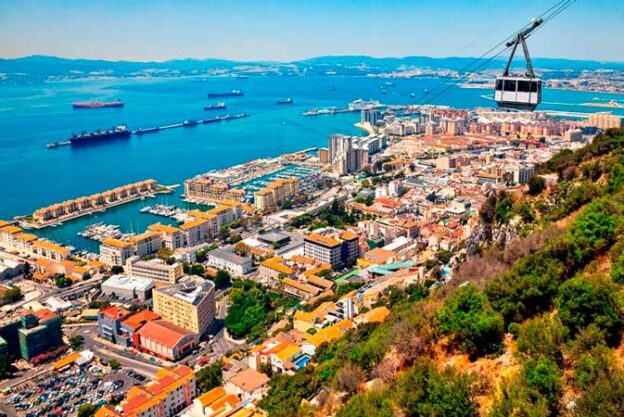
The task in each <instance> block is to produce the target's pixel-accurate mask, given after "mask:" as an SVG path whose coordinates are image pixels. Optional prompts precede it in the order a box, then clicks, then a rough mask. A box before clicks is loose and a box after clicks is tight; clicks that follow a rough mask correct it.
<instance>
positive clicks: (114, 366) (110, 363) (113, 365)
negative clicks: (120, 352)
mask: <svg viewBox="0 0 624 417" xmlns="http://www.w3.org/2000/svg"><path fill="white" fill-rule="evenodd" d="M108 366H110V367H111V369H113V370H115V369H119V368H120V367H121V362H119V361H118V360H117V359H111V360H110V361H108Z"/></svg>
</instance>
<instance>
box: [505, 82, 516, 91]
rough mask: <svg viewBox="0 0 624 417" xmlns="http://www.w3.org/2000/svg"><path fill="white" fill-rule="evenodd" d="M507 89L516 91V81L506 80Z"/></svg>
mask: <svg viewBox="0 0 624 417" xmlns="http://www.w3.org/2000/svg"><path fill="white" fill-rule="evenodd" d="M505 91H516V81H515V80H505Z"/></svg>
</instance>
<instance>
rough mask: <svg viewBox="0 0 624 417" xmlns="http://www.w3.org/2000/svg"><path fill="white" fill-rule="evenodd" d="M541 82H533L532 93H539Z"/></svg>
mask: <svg viewBox="0 0 624 417" xmlns="http://www.w3.org/2000/svg"><path fill="white" fill-rule="evenodd" d="M540 84H541V83H540V82H539V81H533V82H532V83H531V92H532V93H538V92H539V90H540Z"/></svg>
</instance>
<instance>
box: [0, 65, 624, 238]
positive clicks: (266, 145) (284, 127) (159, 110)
mask: <svg viewBox="0 0 624 417" xmlns="http://www.w3.org/2000/svg"><path fill="white" fill-rule="evenodd" d="M439 82H440V81H439V80H437V79H419V80H396V86H394V87H386V91H387V93H386V94H382V93H381V89H380V87H381V86H382V85H383V81H381V80H378V79H368V78H353V77H291V78H286V77H284V78H279V77H251V78H249V79H233V78H212V79H208V80H207V81H201V82H200V81H196V80H189V79H165V80H98V81H69V82H53V83H46V84H39V85H29V86H0V127H1V129H0V186H1V192H2V194H1V197H0V218H11V217H13V216H15V215H18V214H26V213H29V212H32V211H33V210H34V209H36V208H38V207H42V206H45V205H48V204H51V203H54V202H60V201H63V200H66V199H69V198H74V197H78V196H81V195H87V194H92V193H96V192H100V191H103V190H106V189H109V188H113V187H116V186H119V185H122V184H126V183H129V182H132V181H138V180H142V179H146V178H154V179H156V180H157V181H158V182H159V183H162V184H180V183H182V181H183V180H184V179H186V178H188V177H191V176H194V175H196V174H199V173H202V172H206V171H209V170H211V169H215V168H223V167H226V166H230V165H234V164H238V163H241V162H244V161H248V160H250V159H255V158H258V157H262V156H276V155H279V154H281V153H284V152H291V151H295V150H299V149H303V148H307V147H311V146H326V145H327V137H328V135H330V134H332V133H345V134H358V133H360V132H359V130H357V129H356V128H354V127H353V123H355V122H356V121H357V120H358V118H359V115H357V114H342V115H335V116H320V117H305V116H302V115H301V113H302V112H303V111H305V110H307V109H310V108H320V107H331V106H337V107H342V106H345V105H346V104H347V103H348V102H349V101H352V100H354V99H357V98H363V99H377V100H380V101H382V102H384V103H387V104H406V103H410V102H411V101H412V100H414V99H411V98H410V93H412V92H414V93H415V94H416V97H417V98H418V97H419V96H420V94H421V93H422V91H423V90H424V89H432V88H434V87H435V86H437V85H438V83H439ZM330 85H333V86H336V89H335V90H329V89H328V86H330ZM235 88H238V89H241V90H243V91H244V92H245V96H244V97H240V98H227V99H224V101H226V103H227V106H228V108H227V109H226V110H223V111H211V112H204V111H203V110H202V108H203V106H204V105H206V104H208V103H210V102H215V101H219V100H214V99H210V100H209V99H207V98H206V93H207V92H209V91H213V92H214V91H227V90H230V89H235ZM487 94H489V95H491V92H490V91H487V90H479V89H455V90H453V91H452V92H451V93H450V94H447V95H446V96H445V97H444V98H442V99H440V101H439V104H447V105H451V106H454V107H459V108H471V107H474V106H492V105H493V102H492V101H491V100H488V99H486V98H484V97H482V96H483V95H487ZM286 97H292V98H293V99H294V101H295V103H294V104H293V105H276V104H275V101H276V100H278V99H281V98H286ZM594 97H599V98H600V99H602V100H604V99H612V98H613V99H617V100H622V96H617V95H610V94H599V93H578V92H568V91H556V90H546V91H545V92H544V99H543V101H544V105H543V106H542V107H541V108H542V109H554V110H568V111H581V112H591V111H600V110H601V109H599V108H590V107H579V106H577V105H578V104H579V103H583V102H588V101H592V99H593V98H594ZM116 98H119V99H121V100H123V101H124V102H125V107H124V108H120V109H114V108H111V109H96V110H73V109H72V108H71V102H73V101H86V100H112V99H116ZM602 110H604V109H602ZM618 111H619V112H620V113H622V114H624V112H622V111H621V110H618ZM618 111H616V112H618ZM242 112H248V113H250V114H251V117H249V118H247V119H241V120H236V121H231V122H227V123H218V124H210V125H201V126H197V127H189V128H179V129H171V130H167V131H161V132H158V133H153V134H146V135H143V136H133V137H132V138H131V139H128V140H120V141H114V142H111V143H107V144H100V145H96V146H89V147H83V148H72V147H62V148H57V149H47V148H46V147H45V144H46V143H48V142H52V141H63V140H66V139H67V138H68V137H69V136H70V134H71V133H72V132H79V131H81V130H86V131H89V130H95V129H98V128H108V127H112V126H115V125H118V124H120V123H126V124H127V125H128V126H129V127H130V128H131V129H136V128H138V127H144V128H145V127H152V126H161V125H166V124H171V123H178V122H181V121H183V120H185V119H190V118H194V119H201V118H206V117H214V116H215V115H217V114H219V113H222V114H236V113H242ZM155 202H156V201H155V200H153V199H147V200H144V201H137V202H135V203H132V204H128V205H125V206H121V207H117V208H114V209H112V210H109V211H107V212H106V213H104V214H98V215H97V216H95V215H94V216H89V217H84V218H81V219H78V220H75V221H72V222H68V223H66V224H65V225H64V226H62V227H58V228H50V229H48V230H45V231H42V232H39V233H40V234H42V235H45V236H48V237H50V238H53V239H55V240H58V241H60V242H64V243H68V244H72V245H73V246H76V247H78V248H80V249H89V250H94V249H95V248H97V245H96V244H93V243H90V241H87V240H85V239H82V238H79V237H77V236H76V233H77V232H78V231H80V230H82V228H84V226H86V225H88V224H91V223H95V222H99V221H103V222H105V223H112V224H119V225H121V228H122V230H123V231H124V232H132V231H134V232H137V231H142V230H144V229H145V227H146V226H147V225H148V224H150V223H153V222H155V221H162V222H168V219H165V218H162V217H156V216H151V215H147V214H139V212H138V210H139V209H140V208H141V207H142V206H143V205H145V204H154V203H155ZM157 202H164V203H170V204H177V205H180V204H182V203H181V202H180V200H179V196H178V195H173V196H160V197H158V201H157ZM169 222H170V221H169Z"/></svg>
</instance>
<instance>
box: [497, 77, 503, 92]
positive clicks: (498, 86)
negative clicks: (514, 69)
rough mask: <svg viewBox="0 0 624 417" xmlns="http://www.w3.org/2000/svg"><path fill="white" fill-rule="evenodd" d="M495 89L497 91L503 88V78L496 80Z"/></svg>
mask: <svg viewBox="0 0 624 417" xmlns="http://www.w3.org/2000/svg"><path fill="white" fill-rule="evenodd" d="M496 89H497V90H498V91H500V90H502V89H503V80H496Z"/></svg>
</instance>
